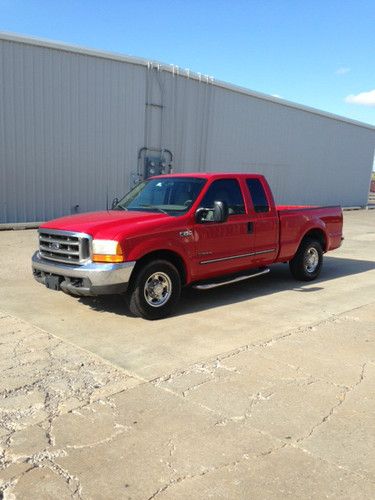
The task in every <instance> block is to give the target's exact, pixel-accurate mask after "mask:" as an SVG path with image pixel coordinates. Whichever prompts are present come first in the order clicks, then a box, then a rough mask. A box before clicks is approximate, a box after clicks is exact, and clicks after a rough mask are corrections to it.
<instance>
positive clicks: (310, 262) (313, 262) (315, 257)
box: [305, 247, 319, 274]
mask: <svg viewBox="0 0 375 500" xmlns="http://www.w3.org/2000/svg"><path fill="white" fill-rule="evenodd" d="M318 265H319V252H318V250H317V249H316V248H314V247H311V248H308V250H307V252H306V255H305V269H306V271H307V272H308V273H310V274H311V273H313V272H314V271H316V268H317V267H318Z"/></svg>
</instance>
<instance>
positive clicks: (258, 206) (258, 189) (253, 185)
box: [246, 179, 270, 212]
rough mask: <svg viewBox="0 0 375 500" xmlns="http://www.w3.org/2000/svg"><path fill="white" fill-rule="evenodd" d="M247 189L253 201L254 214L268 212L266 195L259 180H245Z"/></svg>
mask: <svg viewBox="0 0 375 500" xmlns="http://www.w3.org/2000/svg"><path fill="white" fill-rule="evenodd" d="M246 184H247V187H248V188H249V191H250V196H251V199H252V200H253V205H254V210H255V211H256V212H269V211H270V206H269V203H268V200H267V196H266V193H265V191H264V188H263V186H262V183H261V182H260V180H259V179H246Z"/></svg>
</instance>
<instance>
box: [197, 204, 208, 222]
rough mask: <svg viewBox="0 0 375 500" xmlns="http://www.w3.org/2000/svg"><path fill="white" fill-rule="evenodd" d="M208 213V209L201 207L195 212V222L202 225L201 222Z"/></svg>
mask: <svg viewBox="0 0 375 500" xmlns="http://www.w3.org/2000/svg"><path fill="white" fill-rule="evenodd" d="M208 212H209V209H208V208H203V207H200V208H198V210H197V211H196V212H195V221H196V222H197V223H198V224H202V222H204V221H205V218H206V217H207V214H208Z"/></svg>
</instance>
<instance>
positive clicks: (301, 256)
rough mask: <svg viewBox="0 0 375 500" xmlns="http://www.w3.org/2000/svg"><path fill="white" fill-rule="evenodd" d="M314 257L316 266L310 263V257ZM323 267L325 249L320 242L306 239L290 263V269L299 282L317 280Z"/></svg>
mask: <svg viewBox="0 0 375 500" xmlns="http://www.w3.org/2000/svg"><path fill="white" fill-rule="evenodd" d="M312 255H313V256H314V258H315V262H316V258H317V259H318V261H317V263H315V264H314V265H312V264H311V260H310V262H309V257H310V258H311V256H312ZM322 265H323V249H322V245H321V244H320V242H319V241H317V240H315V239H312V238H306V239H304V240H303V241H302V243H301V244H300V246H299V248H298V250H297V253H296V255H295V256H294V257H293V259H292V260H291V261H290V262H289V268H290V271H291V273H292V275H293V277H294V278H295V279H297V280H299V281H312V280H314V279H316V278H317V277H318V276H319V274H320V271H321V269H322Z"/></svg>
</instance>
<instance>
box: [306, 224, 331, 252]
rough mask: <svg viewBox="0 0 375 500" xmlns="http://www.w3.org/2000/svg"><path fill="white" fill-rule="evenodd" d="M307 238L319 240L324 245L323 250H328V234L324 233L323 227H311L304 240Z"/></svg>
mask: <svg viewBox="0 0 375 500" xmlns="http://www.w3.org/2000/svg"><path fill="white" fill-rule="evenodd" d="M307 238H309V239H314V240H317V241H319V243H320V244H321V245H322V249H323V251H324V252H325V251H326V249H327V240H326V235H325V234H324V231H323V230H322V229H311V230H310V231H308V232H307V233H306V234H305V236H304V237H303V238H302V241H305V240H306V239H307ZM302 241H301V243H302Z"/></svg>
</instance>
